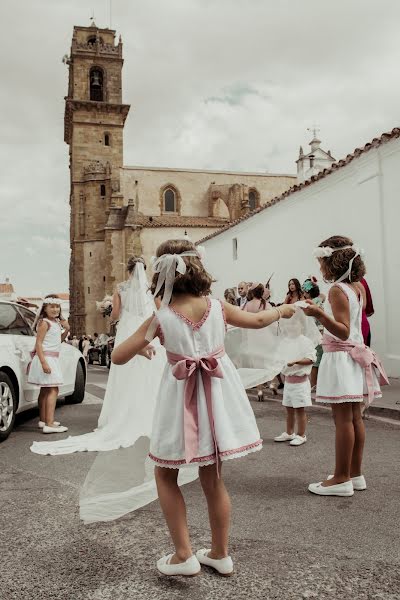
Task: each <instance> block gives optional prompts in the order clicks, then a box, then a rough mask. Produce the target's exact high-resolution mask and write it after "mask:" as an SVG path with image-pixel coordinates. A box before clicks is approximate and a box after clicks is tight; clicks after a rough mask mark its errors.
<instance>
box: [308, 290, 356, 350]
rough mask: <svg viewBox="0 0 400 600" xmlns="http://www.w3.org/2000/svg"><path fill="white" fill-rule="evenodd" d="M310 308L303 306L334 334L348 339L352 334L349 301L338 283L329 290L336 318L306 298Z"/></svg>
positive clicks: (344, 339)
mask: <svg viewBox="0 0 400 600" xmlns="http://www.w3.org/2000/svg"><path fill="white" fill-rule="evenodd" d="M306 302H307V304H309V306H308V308H303V309H302V310H304V312H305V313H306V315H308V316H309V317H316V318H317V319H318V321H319V322H320V323H321V324H322V325H323V326H324V327H325V329H327V330H328V331H329V332H330V333H332V334H333V335H334V336H336V337H338V338H339V339H340V340H343V341H346V340H347V339H348V338H349V335H350V308H349V301H348V299H347V296H346V294H345V293H344V292H343V290H341V289H340V287H338V286H337V285H335V286H333V287H332V288H331V289H330V290H329V302H330V304H331V306H332V312H333V316H334V318H333V319H332V318H331V317H328V315H327V314H326V313H325V312H324V310H323V309H322V308H320V307H319V306H317V305H316V304H314V303H313V301H312V300H306Z"/></svg>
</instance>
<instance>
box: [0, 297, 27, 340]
mask: <svg viewBox="0 0 400 600" xmlns="http://www.w3.org/2000/svg"><path fill="white" fill-rule="evenodd" d="M0 334H8V335H32V332H31V329H30V328H29V327H28V325H27V323H26V322H25V321H24V319H23V318H22V316H21V315H20V314H19V312H18V311H17V309H16V307H15V306H14V305H12V304H0Z"/></svg>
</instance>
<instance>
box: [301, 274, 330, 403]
mask: <svg viewBox="0 0 400 600" xmlns="http://www.w3.org/2000/svg"><path fill="white" fill-rule="evenodd" d="M302 289H303V293H304V298H305V299H306V300H312V301H313V303H314V304H316V305H317V306H319V307H320V308H322V309H323V304H324V301H323V300H322V296H323V297H324V298H325V295H323V294H321V293H320V289H319V286H318V285H317V283H316V279H315V277H314V278H311V277H310V279H306V280H305V282H304V283H303V286H302ZM314 320H315V324H316V326H317V327H318V330H319V332H320V333H321V334H322V333H323V331H324V327H323V325H322V324H321V323H320V322H319V321H318V319H316V318H315V317H314ZM315 350H316V352H317V358H316V361H315V362H314V364H313V367H312V369H311V375H310V381H311V391H312V392H314V391H315V389H316V386H317V379H318V369H319V365H320V364H321V358H322V355H323V349H322V344H319V345H318V346H317V347H316V349H315Z"/></svg>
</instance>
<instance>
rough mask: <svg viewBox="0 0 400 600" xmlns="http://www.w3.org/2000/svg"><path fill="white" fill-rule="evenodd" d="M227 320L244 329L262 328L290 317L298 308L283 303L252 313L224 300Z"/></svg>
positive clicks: (230, 323)
mask: <svg viewBox="0 0 400 600" xmlns="http://www.w3.org/2000/svg"><path fill="white" fill-rule="evenodd" d="M224 309H225V316H226V322H227V323H228V324H229V325H234V326H235V327H243V328H244V329H262V328H263V327H267V326H268V325H271V323H275V322H276V321H279V319H280V318H281V317H282V318H283V319H290V317H292V316H293V315H294V313H295V312H296V308H295V307H294V306H292V305H290V304H282V305H281V306H280V307H279V309H278V308H269V309H268V310H262V311H260V312H259V313H250V312H246V311H245V310H241V309H240V308H239V307H238V306H233V305H232V304H228V303H227V302H224Z"/></svg>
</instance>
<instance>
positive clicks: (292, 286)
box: [284, 278, 304, 304]
mask: <svg viewBox="0 0 400 600" xmlns="http://www.w3.org/2000/svg"><path fill="white" fill-rule="evenodd" d="M303 298H304V296H303V292H302V289H301V285H300V281H299V280H298V279H295V278H293V279H290V280H289V283H288V292H287V294H286V298H285V302H284V304H294V303H295V302H299V300H303Z"/></svg>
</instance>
